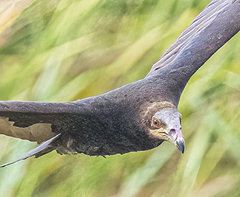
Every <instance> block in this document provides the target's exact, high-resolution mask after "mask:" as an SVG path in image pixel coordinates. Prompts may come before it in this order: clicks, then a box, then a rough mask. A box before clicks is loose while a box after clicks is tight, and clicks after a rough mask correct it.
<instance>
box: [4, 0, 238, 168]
mask: <svg viewBox="0 0 240 197" xmlns="http://www.w3.org/2000/svg"><path fill="white" fill-rule="evenodd" d="M239 29H240V2H239V1H232V0H214V1H212V2H211V3H210V4H209V5H208V6H207V7H206V8H205V9H204V10H203V11H202V12H201V13H200V14H199V15H198V16H197V17H196V19H195V20H194V21H193V22H192V24H191V25H190V26H189V27H188V28H187V29H186V30H185V31H184V32H183V33H182V34H181V35H180V36H179V38H178V39H177V40H176V41H175V42H174V43H173V45H171V46H170V48H169V49H168V50H167V51H166V52H165V53H164V54H163V56H162V57H161V59H160V60H159V61H158V62H157V63H156V64H154V65H153V67H152V69H151V70H150V72H149V73H148V74H147V76H146V77H145V78H144V79H141V80H139V81H136V82H133V83H130V84H126V85H124V86H122V87H119V88H117V89H114V90H112V91H110V92H107V93H104V94H101V95H98V96H94V97H89V98H85V99H81V100H77V101H74V102H69V103H41V102H16V101H1V102H0V116H1V117H2V118H1V119H0V133H1V134H5V135H8V136H12V137H18V138H21V139H27V140H30V141H36V142H38V143H42V144H40V145H39V146H38V147H36V148H35V149H33V150H31V151H30V152H29V153H27V154H26V155H24V156H23V157H21V158H19V159H18V160H16V161H19V160H22V159H26V158H28V157H30V156H33V155H35V156H41V155H42V154H45V153H47V152H49V151H52V150H57V152H58V153H60V154H69V153H70V154H73V153H85V154H88V155H112V154H117V153H120V154H123V153H127V152H130V151H142V150H148V149H152V148H154V147H156V146H159V145H160V144H161V143H162V142H163V141H170V142H172V143H173V144H175V145H176V146H177V147H178V149H179V150H180V151H181V152H184V139H183V135H182V132H181V115H180V113H179V112H178V110H177V106H178V102H179V99H180V96H181V93H182V91H183V89H184V87H185V85H186V83H187V82H188V80H189V79H190V77H191V76H192V75H193V74H194V73H195V72H196V71H197V69H198V68H199V67H200V66H202V65H203V64H204V62H205V61H207V60H208V58H209V57H211V55H212V54H214V53H215V52H216V51H217V50H218V49H219V48H220V47H221V46H222V45H223V44H224V43H226V42H227V41H228V40H229V39H230V38H231V37H233V36H234V35H235V34H236V33H237V32H238V31H239ZM16 161H15V162H16ZM11 163H14V162H11ZM11 163H8V164H5V165H2V167H4V166H6V165H9V164H11Z"/></svg>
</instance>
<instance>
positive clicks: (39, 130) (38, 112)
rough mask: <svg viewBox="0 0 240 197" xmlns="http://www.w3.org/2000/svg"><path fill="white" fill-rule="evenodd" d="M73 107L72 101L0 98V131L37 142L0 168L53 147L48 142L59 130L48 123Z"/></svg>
mask: <svg viewBox="0 0 240 197" xmlns="http://www.w3.org/2000/svg"><path fill="white" fill-rule="evenodd" d="M76 109H77V108H76V107H75V104H73V103H41V102H28V101H26V102H18V101H0V134H4V135H7V136H11V137H15V138H20V139H24V140H29V141H36V142H37V143H38V144H40V145H39V146H38V147H36V148H34V149H33V150H31V151H29V152H28V153H26V154H25V155H24V156H22V157H21V158H19V159H17V160H16V161H14V162H10V163H7V164H4V165H1V166H0V167H5V166H7V165H10V164H13V163H15V162H17V161H20V160H24V159H26V158H28V157H31V156H41V155H43V154H45V153H47V152H50V151H51V150H53V147H52V146H51V143H52V142H53V141H55V140H56V139H57V138H58V137H59V135H60V133H61V131H60V130H58V129H57V128H56V127H53V126H52V125H53V124H55V123H56V121H57V120H58V119H59V116H60V115H65V116H67V115H68V114H70V113H74V112H75V110H76Z"/></svg>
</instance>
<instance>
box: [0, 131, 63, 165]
mask: <svg viewBox="0 0 240 197" xmlns="http://www.w3.org/2000/svg"><path fill="white" fill-rule="evenodd" d="M60 135H61V133H59V134H57V135H55V136H54V137H52V138H50V139H49V140H47V141H45V142H43V143H41V144H40V145H39V146H37V147H36V148H34V149H32V150H30V151H29V152H27V153H26V154H24V155H23V156H22V157H20V158H18V159H16V160H15V161H12V162H8V163H5V164H2V165H0V168H3V167H6V166H9V165H11V164H14V163H16V162H19V161H21V160H25V159H27V158H29V157H32V156H36V157H38V156H40V155H42V152H43V151H46V150H48V149H49V148H50V150H49V151H51V150H52V149H51V147H52V146H51V143H52V142H53V141H54V140H55V139H57V138H58V137H59V136H60ZM49 151H47V152H49Z"/></svg>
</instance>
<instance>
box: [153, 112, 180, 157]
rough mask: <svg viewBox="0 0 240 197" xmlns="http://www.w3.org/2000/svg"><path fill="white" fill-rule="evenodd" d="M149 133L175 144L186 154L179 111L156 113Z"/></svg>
mask: <svg viewBox="0 0 240 197" xmlns="http://www.w3.org/2000/svg"><path fill="white" fill-rule="evenodd" d="M149 131H150V133H151V134H152V135H154V136H155V137H158V138H159V139H163V140H165V141H169V142H171V143H173V144H174V145H175V146H176V147H177V148H178V149H179V150H180V151H181V152H182V153H184V138H183V135H182V128H181V114H180V113H179V112H178V110H177V109H172V108H166V109H163V110H161V111H158V112H156V113H155V114H154V115H153V116H152V120H151V124H150V128H149Z"/></svg>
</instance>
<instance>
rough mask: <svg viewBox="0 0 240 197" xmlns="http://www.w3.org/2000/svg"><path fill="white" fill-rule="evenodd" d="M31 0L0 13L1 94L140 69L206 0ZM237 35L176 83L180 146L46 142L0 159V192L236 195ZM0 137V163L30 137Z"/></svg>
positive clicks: (127, 78) (113, 83)
mask: <svg viewBox="0 0 240 197" xmlns="http://www.w3.org/2000/svg"><path fill="white" fill-rule="evenodd" d="M17 2H19V1H15V0H12V4H13V5H15V6H16V5H17ZM29 2H30V1H26V4H24V1H23V2H21V3H20V4H21V6H20V8H21V9H22V11H21V12H20V14H19V15H16V14H15V12H14V11H15V10H14V9H13V8H14V6H10V7H8V12H3V11H2V13H1V15H0V19H1V20H0V21H7V17H9V18H11V20H10V19H8V23H4V24H5V25H4V26H3V27H4V29H3V28H1V29H0V100H37V101H72V100H76V99H80V98H84V97H87V96H91V95H96V94H100V93H103V92H106V91H108V90H111V89H113V88H116V87H118V86H120V85H123V84H126V83H129V82H132V81H135V80H138V79H140V78H143V77H144V76H145V75H146V74H147V72H148V71H149V70H150V68H151V65H152V64H153V63H155V62H156V61H157V60H158V59H159V58H160V56H161V54H162V53H163V52H164V51H165V50H166V49H167V48H168V47H169V46H170V45H171V43H173V42H174V40H175V39H176V38H177V36H178V35H179V34H180V33H181V32H182V31H183V30H184V29H185V28H186V27H187V26H188V25H189V24H190V22H191V21H192V19H193V18H194V17H195V16H196V15H197V14H198V13H199V12H200V11H201V10H202V9H203V8H204V6H206V5H207V3H208V2H209V1H205V0H204V1H196V0H188V1H186V0H178V1H177V0H168V1H164V0H158V1H157V0H102V1H100V0H68V1H66V0H63V1H59V0H35V1H31V3H29ZM6 13H8V14H9V15H6ZM13 16H14V17H13ZM239 39H240V37H239V35H237V36H235V37H234V38H233V39H232V40H231V41H230V42H229V43H227V44H226V45H225V46H224V47H223V48H222V49H220V50H219V51H218V52H217V53H216V54H215V55H214V56H213V57H212V58H211V59H210V60H209V61H208V62H207V63H206V65H205V66H203V67H202V68H201V69H200V70H199V71H198V72H197V73H196V74H195V75H194V76H193V77H192V78H191V80H190V81H189V83H188V85H187V87H186V88H185V90H184V92H183V95H182V97H181V101H180V105H179V110H180V112H181V113H182V116H183V133H184V136H185V140H186V152H185V154H184V155H181V153H180V152H179V151H178V150H177V149H176V148H175V147H174V146H173V145H172V144H170V143H164V144H163V145H161V146H160V147H158V148H156V149H154V150H150V151H145V152H138V153H129V154H125V155H115V156H108V157H107V158H106V159H105V158H103V157H89V156H86V155H75V156H60V155H58V154H56V153H55V152H52V153H50V154H48V155H45V156H43V157H41V158H38V159H33V158H31V159H29V160H27V161H23V162H20V163H17V164H15V165H13V166H9V167H7V168H4V169H0V196H24V197H26V196H52V197H54V196H88V197H89V196H113V195H116V196H139V197H141V196H143V197H145V196H179V197H181V196H184V197H185V196H205V197H206V196H238V195H239V181H240V165H239V160H240V131H239V125H238V122H239V121H238V120H239V118H240V113H239V109H240V103H239V97H240V96H239V90H240V76H239V75H240V69H239V64H240V57H239V50H240V42H239ZM0 141H1V143H0V148H1V153H0V162H1V163H3V162H5V161H8V160H11V159H13V158H17V157H18V156H20V155H21V154H22V153H23V152H26V151H27V150H28V149H30V148H31V147H33V146H34V144H32V143H30V142H26V141H21V140H17V139H11V138H9V137H5V136H0Z"/></svg>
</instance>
